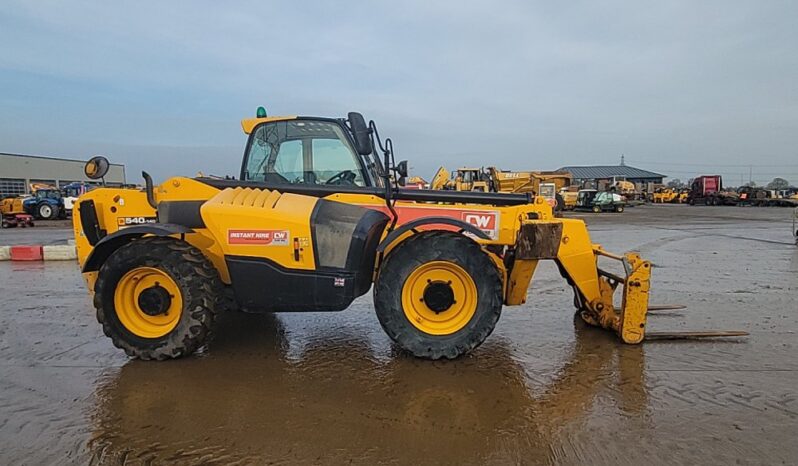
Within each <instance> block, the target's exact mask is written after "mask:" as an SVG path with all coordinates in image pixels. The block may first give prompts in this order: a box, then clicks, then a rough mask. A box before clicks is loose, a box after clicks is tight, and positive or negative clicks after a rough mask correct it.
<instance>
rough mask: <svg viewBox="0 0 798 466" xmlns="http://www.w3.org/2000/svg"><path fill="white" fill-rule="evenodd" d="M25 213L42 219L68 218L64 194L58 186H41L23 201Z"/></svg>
mask: <svg viewBox="0 0 798 466" xmlns="http://www.w3.org/2000/svg"><path fill="white" fill-rule="evenodd" d="M22 206H23V209H24V210H25V213H27V214H29V215H33V216H34V217H35V218H37V219H40V220H53V219H57V218H66V214H67V212H66V209H65V208H64V196H63V195H62V194H61V191H60V190H59V189H58V188H51V187H48V188H39V189H37V190H36V191H35V192H34V193H33V196H32V197H29V198H27V199H25V200H24V201H23V202H22Z"/></svg>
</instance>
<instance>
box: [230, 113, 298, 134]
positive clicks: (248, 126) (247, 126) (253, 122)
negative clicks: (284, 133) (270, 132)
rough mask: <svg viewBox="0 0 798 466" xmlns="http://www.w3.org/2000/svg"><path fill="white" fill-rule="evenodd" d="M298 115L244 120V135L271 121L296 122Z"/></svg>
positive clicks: (242, 126)
mask: <svg viewBox="0 0 798 466" xmlns="http://www.w3.org/2000/svg"><path fill="white" fill-rule="evenodd" d="M296 118H297V116H296V115H291V116H272V117H265V118H244V119H243V120H241V128H242V129H243V130H244V133H246V134H249V133H251V132H252V130H253V129H255V127H256V126H258V125H259V124H261V123H267V122H270V121H286V120H296Z"/></svg>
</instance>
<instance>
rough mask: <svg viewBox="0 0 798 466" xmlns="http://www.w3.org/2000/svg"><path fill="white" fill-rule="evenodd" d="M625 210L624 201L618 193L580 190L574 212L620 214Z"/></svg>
mask: <svg viewBox="0 0 798 466" xmlns="http://www.w3.org/2000/svg"><path fill="white" fill-rule="evenodd" d="M625 208H626V201H624V199H623V196H621V195H620V194H618V193H614V192H610V191H597V190H595V189H580V190H579V192H578V193H577V199H576V210H589V211H592V212H595V213H600V212H618V213H621V212H623V211H624V209H625Z"/></svg>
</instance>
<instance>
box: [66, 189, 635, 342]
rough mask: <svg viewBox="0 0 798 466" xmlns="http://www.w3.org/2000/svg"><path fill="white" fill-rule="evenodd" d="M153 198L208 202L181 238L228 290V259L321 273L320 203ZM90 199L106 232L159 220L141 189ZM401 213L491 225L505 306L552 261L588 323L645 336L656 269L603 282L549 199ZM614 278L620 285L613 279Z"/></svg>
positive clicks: (267, 193)
mask: <svg viewBox="0 0 798 466" xmlns="http://www.w3.org/2000/svg"><path fill="white" fill-rule="evenodd" d="M153 194H154V198H155V202H157V203H158V202H163V201H176V200H181V201H187V200H194V201H204V203H203V204H202V206H201V210H200V211H201V215H202V218H203V220H204V223H205V227H204V228H194V229H193V232H192V233H186V234H185V235H184V238H183V239H184V240H185V241H186V242H188V243H190V244H192V245H193V246H195V247H197V248H198V249H199V250H200V251H202V253H203V254H204V255H205V256H206V257H207V258H208V259H209V260H210V261H211V262H212V263H213V265H214V266H215V267H216V269H217V270H218V272H219V275H220V278H221V280H222V281H223V282H224V283H226V284H230V274H229V272H228V270H227V265H226V263H225V256H229V255H234V256H248V257H265V258H268V259H270V260H271V261H274V262H276V263H277V264H279V265H280V266H282V267H285V268H286V269H293V270H314V269H315V267H316V265H315V263H314V260H313V257H314V254H313V252H314V251H313V242H312V240H311V239H312V238H311V236H312V232H311V229H310V216H311V213H312V211H313V208H314V206H315V205H316V203H317V202H318V199H317V198H315V197H310V196H304V195H299V194H290V193H280V192H278V191H275V190H267V189H251V188H242V187H237V188H227V189H223V190H222V189H217V188H215V187H212V186H210V185H208V184H205V183H203V182H201V181H198V180H195V179H190V178H183V177H176V178H170V179H168V180H166V181H165V182H163V183H162V184H161V185H159V186H156V187H155V188H154V192H153ZM325 199H327V200H330V201H337V202H342V203H346V204H354V205H358V206H362V207H365V208H369V209H374V210H380V211H383V212H387V208H386V206H385V201H384V200H383V199H382V198H380V197H377V196H374V195H370V194H345V193H337V194H333V195H330V196H327V197H326V198H325ZM86 200H92V201H93V202H94V205H95V210H96V215H97V218H98V222H99V224H100V225H101V226H102V228H103V229H104V230H105V231H106V234H112V233H114V232H115V231H118V230H119V229H121V228H125V227H127V226H129V225H130V224H131V221H133V222H134V224H138V223H146V222H151V221H155V218H156V211H155V209H153V208H152V207H151V206H150V205H149V203H148V201H147V196H146V193H145V192H144V191H143V190H141V189H132V188H126V189H110V188H101V189H96V190H93V191H91V192H89V193H86V194H84V195H83V196H81V198H80V199H79V202H84V201H86ZM395 209H396V211H397V212H398V214H399V222H398V224H399V225H401V224H402V223H404V222H406V221H409V220H413V219H416V218H421V217H428V216H440V215H442V214H446V213H449V214H452V213H453V212H454V213H457V214H458V215H459V217H458V218H465V219H468V218H469V216H473V217H474V218H476V219H477V222H479V219H480V218H482V219H487V220H485V221H484V223H483V224H481V227H484V228H483V231H485V232H486V233H488V234H489V236H490V239H487V240H485V239H475V240H476V241H477V242H478V243H480V244H481V245H482V246H483V250H484V251H485V253H486V254H488V255H489V256H490V257H491V259H492V260H493V263H494V264H495V266H496V268H497V270H498V271H499V272H500V276H501V277H502V281H503V289H504V304H506V305H519V304H522V303H524V302H525V301H526V295H527V292H528V289H529V286H530V283H531V280H532V276H533V275H534V272H535V269H536V267H537V264H538V262H539V261H540V260H545V259H550V260H555V261H557V262H558V263H559V264H560V266H561V269H562V270H563V273H564V276H565V277H566V278H567V279H569V282H570V283H572V284H573V286H574V288H575V290H577V293H578V297H579V301H580V302H581V308H580V310H581V313H582V316H583V317H584V318H585V320H586V321H587V322H589V323H591V324H594V325H599V326H602V327H605V328H610V329H613V330H614V331H616V332H617V333H618V334H619V335H620V336H621V338H622V339H623V340H624V341H626V342H628V343H637V342H639V341H640V340H641V339H642V335H643V325H644V324H645V313H646V309H647V303H648V287H649V277H650V264H649V263H648V262H645V261H642V260H640V259H639V257H638V256H636V255H634V254H631V253H630V254H627V255H626V256H624V257H619V258H617V259H619V260H621V261H622V262H623V264H624V268H625V273H624V274H623V276H620V277H619V276H616V275H608V276H605V275H602V272H600V270H599V268H598V258H599V257H600V256H603V255H607V254H606V253H604V252H603V251H602V250H601V249H600V246H598V245H594V244H592V242H591V240H590V237H589V235H588V232H587V228H586V226H585V223H584V222H583V221H581V220H576V219H561V218H555V217H554V215H553V212H552V208H551V207H550V206H549V205H548V204H547V203H545V201H544V200H543V199H542V198H536V199H535V202H534V203H531V204H524V205H516V206H508V207H497V206H491V205H482V204H479V205H478V204H437V203H420V202H410V201H398V202H396V204H395ZM131 219H132V220H131ZM73 221H74V232H75V238H76V245H77V250H78V260H79V263H80V265H81V266H83V265H84V264H85V263H86V260H87V258H88V257H89V255H90V254H91V252H92V249H93V248H92V246H91V245H90V244H89V242H88V240H87V238H86V236H85V234H84V232H83V230H82V226H81V218H80V209H79V208H75V209H74V213H73ZM241 230H274V231H275V232H277V233H279V232H281V231H285V232H287V231H290V240H287V241H285V242H284V243H281V244H280V245H277V246H275V247H268V248H264V247H258V246H253V245H250V244H246V243H244V244H234V241H233V240H232V239H233V238H235V235H236V234H238V233H236V232H237V231H241ZM386 234H387V231H386V232H384V233H383V237H384V236H385V235H386ZM412 234H413V233H411V232H408V233H406V234H405V235H404V236H402V237H400V238H399V239H398V240H397V241H396V242H394V243H392V244H391V245H389V246H388V248H387V249H386V251H385V254H390V253H391V251H392V250H393V249H394V248H395V247H396V246H397V245H398V244H401V242H402V241H403V240H404V239H405V238H407V237H409V236H411V235H412ZM522 243H523V244H522ZM507 250H515V251H516V255H515V257H514V258H511V259H508V258H507V257H505V256H504V252H503V251H507ZM522 251H523V253H522ZM612 257H614V256H612ZM379 265H380V264H379V260H378V262H377V263H376V264H375V266H374V270H375V275H376V274H377V271H378V270H379ZM420 273H421V272H420ZM424 273H431V274H442V275H447V274H448V275H449V276H451V277H454V278H453V279H452V281H453V282H456V281H458V280H460V279H459V278H457V277H459V276H460V274H458V273H457V270H453V269H451V268H448V269H446V268H444V269H441V268H437V269H435V268H433V269H431V270H429V271H424ZM84 275H85V278H86V281H87V283H88V285H89V289H90V290H93V288H94V282H95V280H96V272H88V273H85V274H84ZM610 276H611V277H613V278H609V277H610ZM459 283H460V285H458V287H455V289H457V290H460V289H462V291H463V293H464V294H467V290H468V289H470V288H469V286H470V285H469V282H468V280H460V281H459ZM619 284H620V285H625V286H623V289H624V291H623V298H622V306H621V308H620V309H616V308H615V307H614V305H613V300H612V294H613V293H614V291H615V288H616V287H617V286H618V285H619ZM406 286H408V287H409V288H408V290H407V291H408V294H409V295H410V296H413V293H416V294H417V292H418V290H417V289H416V288H417V287H415V286H414V285H413V284H412V283H411V284H410V285H406ZM462 302H463V309H462V312H458V313H452V315H453V316H454V317H453V318H454V320H453V321H451V322H448V321H447V322H438V323H435V324H434V326H436V328H435V329H433V328H426V329H425V331H429V332H430V333H432V334H434V333H435V332H436V331H438V332H442V333H445V332H448V331H451V330H452V329H453V328H455V329H456V328H458V325H460V324H461V323H462V321H461V320H460V319H459V318H458V317H457V316H459V317H462V318H465V317H464V316H468V315H470V314H469V313H470V312H472V311H471V305H470V304H469V302H468V300H467V299H464V300H463V301H462ZM410 309H411V310H410V311H408V312H417V313H418V314H419V315H420V316H422V315H423V316H424V317H429V316H427V315H425V314H424V313H425V310H424V309H423V308H416V309H415V310H412V309H414V308H410ZM424 321H425V322H427V321H432V322H435V321H434V319H426V318H425V319H424ZM425 325H432V324H425ZM438 327H440V328H438Z"/></svg>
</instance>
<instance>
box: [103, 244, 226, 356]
mask: <svg viewBox="0 0 798 466" xmlns="http://www.w3.org/2000/svg"><path fill="white" fill-rule="evenodd" d="M137 267H152V268H156V269H159V270H161V271H164V272H166V273H167V274H168V275H169V276H170V277H171V278H172V280H173V281H174V282H175V283H176V284H177V286H178V288H179V289H180V293H181V298H182V300H183V307H182V310H181V314H180V318H179V321H178V323H177V325H176V326H175V328H174V329H172V330H171V331H170V332H169V333H167V334H166V335H163V336H162V337H159V338H143V337H140V336H138V335H135V334H134V333H132V332H131V331H129V330H128V329H127V328H125V326H124V325H123V324H122V323H121V322H120V320H119V317H118V315H117V312H116V309H115V306H114V292H115V290H116V287H117V284H118V283H119V281H120V279H121V278H122V277H123V276H124V275H125V274H126V273H127V272H128V271H130V270H132V269H135V268H137ZM94 291H95V294H94V307H95V308H96V309H97V321H99V322H100V324H102V326H103V332H104V333H105V335H106V336H108V337H109V338H111V340H112V341H113V343H114V346H116V347H117V348H120V349H122V350H124V351H125V353H127V354H128V355H129V356H131V357H134V358H139V359H144V360H151V359H157V360H165V359H172V358H179V357H181V356H186V355H189V354H192V353H193V352H194V351H196V350H197V349H198V348H199V347H201V346H202V345H204V344H205V343H206V342H207V341H208V339H209V337H210V334H211V330H212V328H213V323H214V320H215V317H216V313H217V312H218V310H220V309H221V305H220V303H221V300H222V297H223V295H224V286H223V285H222V282H221V280H220V279H219V274H218V272H217V271H216V269H215V268H214V267H213V265H212V264H211V263H210V261H209V260H208V259H207V258H206V257H205V256H204V255H203V254H202V253H201V252H200V251H199V250H198V249H197V248H195V247H194V246H191V245H190V244H188V243H186V242H184V241H180V240H177V239H175V238H168V237H148V238H143V239H138V240H133V241H132V242H130V243H128V244H126V245H124V246H122V247H120V248H119V249H117V250H116V251H115V252H114V253H113V254H111V256H110V257H109V258H108V260H106V262H105V264H103V266H102V267H101V268H100V272H99V274H98V276H97V282H96V284H95V286H94Z"/></svg>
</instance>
